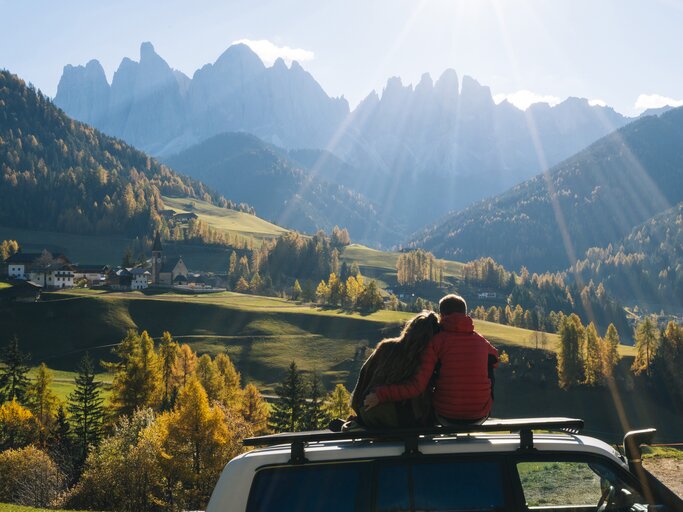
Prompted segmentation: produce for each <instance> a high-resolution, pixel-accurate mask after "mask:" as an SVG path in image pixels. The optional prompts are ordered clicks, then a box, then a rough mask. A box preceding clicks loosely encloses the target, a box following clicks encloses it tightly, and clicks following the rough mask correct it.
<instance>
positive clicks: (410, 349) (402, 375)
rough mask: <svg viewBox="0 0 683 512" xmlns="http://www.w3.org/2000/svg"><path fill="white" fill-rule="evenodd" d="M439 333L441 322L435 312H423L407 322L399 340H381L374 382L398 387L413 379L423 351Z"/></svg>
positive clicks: (376, 350) (376, 353)
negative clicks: (403, 382) (401, 383)
mask: <svg viewBox="0 0 683 512" xmlns="http://www.w3.org/2000/svg"><path fill="white" fill-rule="evenodd" d="M438 331H439V319H438V317H437V316H436V313H434V312H433V311H422V312H421V313H419V314H418V315H417V316H415V317H413V318H411V319H410V320H408V322H406V324H405V326H404V327H403V330H402V331H401V334H400V335H399V337H398V338H388V339H385V340H382V341H381V342H380V343H379V344H378V345H377V348H376V349H375V354H373V356H374V357H378V358H380V361H378V365H377V375H375V376H374V377H375V378H374V379H373V380H376V381H384V384H395V383H398V382H402V381H404V380H407V379H410V378H411V377H412V376H413V375H415V373H416V372H417V369H418V367H419V366H420V361H421V359H422V352H423V351H424V349H425V348H426V347H427V344H428V343H429V340H431V339H432V337H433V336H434V335H435V334H436V333H437V332H438Z"/></svg>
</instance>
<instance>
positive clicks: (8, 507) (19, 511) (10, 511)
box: [0, 503, 78, 512]
mask: <svg viewBox="0 0 683 512" xmlns="http://www.w3.org/2000/svg"><path fill="white" fill-rule="evenodd" d="M0 512H60V511H59V510H57V509H52V508H50V509H47V508H33V507H24V506H22V505H14V504H12V503H0ZM62 512H66V511H62ZM69 512H78V511H77V510H70V511H69Z"/></svg>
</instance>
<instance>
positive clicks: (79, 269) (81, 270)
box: [72, 264, 109, 288]
mask: <svg viewBox="0 0 683 512" xmlns="http://www.w3.org/2000/svg"><path fill="white" fill-rule="evenodd" d="M72 271H73V273H74V283H78V282H79V281H82V280H83V279H85V281H86V285H87V286H88V288H96V287H98V286H103V285H104V284H105V282H106V280H107V273H108V272H109V267H108V266H107V265H80V264H79V265H74V266H73V269H72Z"/></svg>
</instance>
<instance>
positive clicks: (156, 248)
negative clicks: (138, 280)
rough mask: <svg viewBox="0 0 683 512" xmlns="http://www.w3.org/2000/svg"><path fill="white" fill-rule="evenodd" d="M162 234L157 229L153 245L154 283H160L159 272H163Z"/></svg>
mask: <svg viewBox="0 0 683 512" xmlns="http://www.w3.org/2000/svg"><path fill="white" fill-rule="evenodd" d="M161 252H162V249H161V236H160V235H159V232H158V231H157V233H156V235H155V236H154V245H152V284H159V272H161Z"/></svg>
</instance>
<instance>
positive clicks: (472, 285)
mask: <svg viewBox="0 0 683 512" xmlns="http://www.w3.org/2000/svg"><path fill="white" fill-rule="evenodd" d="M463 284H464V287H463V290H462V292H463V293H465V292H467V291H469V292H470V293H472V294H474V293H475V291H477V290H482V289H483V290H490V291H495V292H496V293H498V294H500V295H501V296H502V297H504V298H505V299H506V300H507V303H508V304H511V305H513V306H511V307H514V308H515V309H516V306H517V305H519V306H520V307H521V308H522V312H523V314H526V311H530V312H531V314H532V317H533V315H535V316H536V317H537V320H534V319H533V318H532V320H533V324H534V326H535V328H538V329H542V330H546V331H548V332H555V331H556V330H557V328H558V326H559V321H556V319H552V320H551V316H555V317H557V315H559V314H560V313H562V314H564V315H570V314H572V313H576V314H577V315H578V316H580V317H582V318H592V319H593V320H594V322H595V324H596V326H597V327H599V328H601V329H606V328H607V327H608V326H609V324H614V325H615V326H616V327H617V328H618V329H619V330H621V331H622V332H626V331H627V329H628V321H627V319H626V314H625V313H624V309H623V307H622V306H621V305H620V304H619V303H618V302H617V301H616V300H615V299H614V298H613V297H611V296H610V295H609V294H608V293H607V292H606V290H605V287H604V286H603V284H602V283H598V284H597V285H596V284H595V283H594V282H593V281H588V282H586V283H585V284H582V285H579V284H578V283H577V282H576V281H570V279H569V278H568V275H567V274H566V273H565V272H555V273H550V272H546V273H543V274H538V273H533V274H530V273H529V271H528V270H527V269H526V267H522V268H521V269H520V271H519V273H516V272H510V271H508V270H506V269H505V267H504V266H503V265H501V264H499V263H497V262H496V261H495V260H494V259H493V258H480V259H478V260H474V261H470V262H468V263H466V264H465V265H464V267H463ZM552 312H555V315H552ZM487 313H488V311H487ZM498 318H499V320H498V321H499V322H501V323H510V317H509V316H508V315H507V314H506V315H505V316H504V317H503V316H502V315H498Z"/></svg>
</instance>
